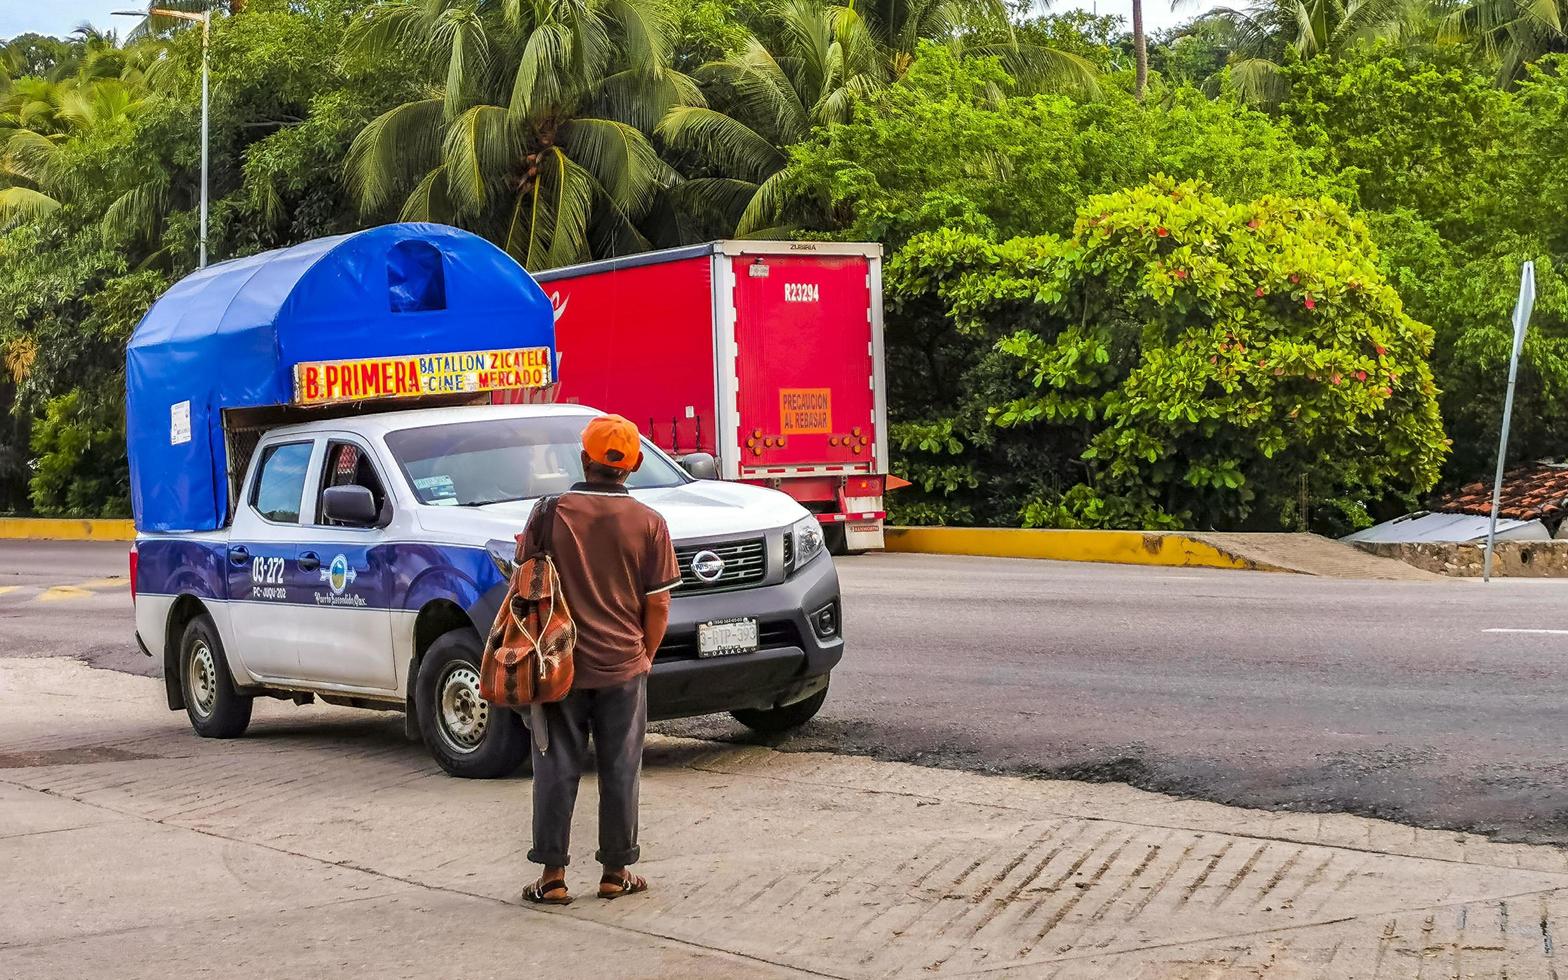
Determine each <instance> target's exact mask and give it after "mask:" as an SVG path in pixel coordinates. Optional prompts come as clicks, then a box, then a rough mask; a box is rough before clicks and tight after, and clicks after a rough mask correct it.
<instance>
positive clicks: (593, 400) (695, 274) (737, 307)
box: [538, 241, 888, 550]
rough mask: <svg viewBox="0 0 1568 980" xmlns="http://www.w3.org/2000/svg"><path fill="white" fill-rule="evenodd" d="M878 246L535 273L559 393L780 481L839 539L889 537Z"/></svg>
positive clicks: (634, 259) (766, 247) (679, 257)
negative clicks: (551, 329)
mask: <svg viewBox="0 0 1568 980" xmlns="http://www.w3.org/2000/svg"><path fill="white" fill-rule="evenodd" d="M881 251H882V250H881V246H879V245H874V244H846V243H836V242H834V243H830V242H750V241H726V242H711V243H708V244H706V245H697V246H692V247H689V248H678V249H669V250H666V251H661V252H649V253H644V254H641V255H635V256H629V257H627V258H624V259H615V260H610V261H603V262H593V263H588V264H585V265H578V266H571V267H569V268H564V269H554V270H549V271H545V272H541V273H539V274H538V279H539V282H540V283H541V284H543V287H544V289H545V291H546V292H547V293H548V294H549V295H550V299H551V303H552V305H553V306H554V310H555V317H556V342H557V345H558V349H559V358H560V362H559V363H560V381H559V389H558V391H557V393H556V397H557V399H558V400H561V401H568V402H582V403H585V404H590V405H594V406H597V407H600V408H603V409H606V410H608V411H614V412H619V413H620V414H622V415H625V416H626V417H627V418H629V419H631V420H633V421H634V422H636V423H637V424H638V425H639V426H640V427H642V429H643V431H644V433H646V434H647V435H648V436H650V437H651V438H652V439H653V440H654V441H655V442H656V443H657V444H658V445H659V446H661V447H662V448H664V449H667V450H669V451H670V452H671V453H674V454H676V455H683V454H689V453H698V452H701V453H711V454H712V455H713V456H714V457H715V459H716V461H717V463H718V475H719V476H720V477H721V478H723V479H726V480H740V481H745V482H750V483H758V484H763V485H767V486H773V487H777V488H778V489H781V490H783V491H784V492H786V493H788V494H790V495H791V496H793V497H794V498H795V499H797V500H799V501H800V502H801V503H803V504H805V505H806V507H807V508H808V509H810V510H812V511H813V512H814V513H816V514H817V516H818V518H819V520H821V521H822V522H823V523H824V524H825V525H827V526H828V527H829V529H830V535H834V536H835V543H836V544H837V545H838V547H839V548H840V549H845V548H847V549H852V550H858V549H863V548H875V547H881V544H882V522H883V518H884V507H883V501H882V497H883V492H884V488H885V477H886V475H887V460H888V450H887V424H886V420H887V402H886V384H885V381H884V376H883V350H882V269H881Z"/></svg>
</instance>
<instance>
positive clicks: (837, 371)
mask: <svg viewBox="0 0 1568 980" xmlns="http://www.w3.org/2000/svg"><path fill="white" fill-rule="evenodd" d="M730 261H731V262H733V263H734V266H733V269H734V277H735V279H734V281H735V346H736V348H737V354H738V358H737V362H736V369H737V374H738V379H737V380H738V381H739V385H738V398H737V399H736V400H737V403H738V407H739V409H740V426H739V433H740V438H739V441H740V450H741V455H740V461H741V467H742V472H743V474H744V473H747V472H753V473H754V472H755V471H756V470H758V469H764V470H767V469H773V470H776V469H779V468H784V467H787V468H790V469H791V470H794V469H799V468H810V469H817V468H831V470H832V471H835V472H845V471H857V470H858V471H865V472H880V471H881V466H882V464H883V461H882V460H877V459H875V456H876V451H877V432H876V428H875V427H876V391H875V374H876V371H875V359H874V355H873V350H874V346H873V343H872V324H871V316H870V311H871V287H870V284H869V282H868V279H869V276H870V261H869V260H868V259H867V258H866V257H865V256H863V255H788V254H785V255H778V254H757V255H741V256H737V257H735V258H732V259H730ZM846 468H847V470H846Z"/></svg>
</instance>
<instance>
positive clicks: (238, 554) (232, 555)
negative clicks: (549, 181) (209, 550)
mask: <svg viewBox="0 0 1568 980" xmlns="http://www.w3.org/2000/svg"><path fill="white" fill-rule="evenodd" d="M249 563H250V552H249V551H246V550H245V549H244V548H239V547H235V548H230V549H229V564H230V565H246V564H249Z"/></svg>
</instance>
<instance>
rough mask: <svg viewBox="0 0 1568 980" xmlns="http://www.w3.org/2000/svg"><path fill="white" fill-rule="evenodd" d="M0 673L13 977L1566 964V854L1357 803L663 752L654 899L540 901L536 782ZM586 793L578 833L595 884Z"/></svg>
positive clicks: (352, 723)
mask: <svg viewBox="0 0 1568 980" xmlns="http://www.w3.org/2000/svg"><path fill="white" fill-rule="evenodd" d="M161 701H162V692H161V689H160V685H159V683H158V682H157V681H154V680H150V679H147V678H139V677H130V676H126V675H123V674H118V673H110V672H106V671H98V670H92V669H90V668H87V667H84V666H81V665H78V664H74V663H71V662H68V661H63V660H57V659H48V660H9V661H0V869H3V884H4V887H3V888H0V976H5V977H28V978H31V977H69V978H73V980H75V978H82V977H96V976H110V975H112V976H116V977H144V976H145V977H155V976H156V977H163V976H208V975H221V976H225V977H252V976H278V977H300V976H319V975H324V974H327V973H329V972H343V971H346V970H353V971H357V972H359V973H361V974H363V975H367V976H369V975H374V976H383V975H385V976H409V977H449V976H472V977H480V976H509V977H513V976H527V975H530V974H533V973H535V972H538V973H539V974H541V975H547V976H551V977H590V976H591V977H603V976H606V975H611V976H628V977H693V976H701V977H707V976H714V977H775V976H777V977H789V976H830V977H883V976H933V975H936V976H973V975H984V976H997V977H1003V976H1016V977H1030V978H1033V977H1050V976H1060V977H1071V978H1078V977H1107V978H1122V977H1133V976H1149V977H1164V976H1172V977H1198V976H1203V977H1226V976H1238V977H1242V976H1245V977H1253V976H1262V975H1264V974H1267V975H1268V976H1271V977H1275V976H1281V977H1294V976H1332V977H1351V976H1354V977H1370V976H1396V977H1405V976H1409V977H1416V976H1428V977H1435V976H1455V977H1461V976H1501V975H1506V976H1508V977H1510V978H1525V977H1556V976H1558V974H1559V970H1560V969H1562V968H1564V967H1568V964H1562V963H1560V959H1561V954H1560V952H1559V950H1558V948H1557V944H1558V943H1559V942H1561V941H1562V939H1563V937H1568V918H1565V914H1568V858H1565V853H1564V852H1563V851H1561V850H1558V849H1555V848H1543V847H1528V846H1523V845H1503V844H1492V843H1488V842H1486V841H1483V840H1480V839H1478V838H1474V837H1469V836H1466V835H1456V834H1453V833H1447V832H1436V831H1421V830H1413V829H1411V828H1408V827H1402V826H1398V825H1394V824H1387V823H1381V822H1377V821H1370V820H1363V819H1359V818H1353V817H1345V816H1316V815H1300V814H1275V813H1263V812H1257V811H1245V810H1235V809H1228V808H1224V807H1219V806H1214V805H1210V804H1203V803H1191V802H1182V801H1175V800H1171V799H1169V798H1166V797H1160V796H1154V795H1150V794H1147V793H1141V792H1137V791H1134V790H1130V789H1126V788H1123V787H1118V786H1090V785H1084V784H1078V783H1060V782H1040V781H1030V780H1021V779H1012V778H998V777H987V776H978V775H972V774H966V773H958V772H950V771H945V770H935V769H923V768H920V767H916V766H909V765H901V764H894V763H882V762H873V761H869V760H865V759H859V758H843V757H837V756H833V755H825V754H805V753H789V754H781V753H776V752H773V751H770V750H768V749H764V748H754V747H735V746H718V745H714V744H711V743H705V742H695V741H685V740H672V739H655V740H653V742H652V744H651V745H650V748H649V752H648V756H647V762H646V773H647V775H646V780H645V785H644V828H645V829H644V840H643V844H644V852H645V860H644V863H643V864H642V865H641V866H640V870H641V871H642V872H643V873H645V874H647V875H648V876H649V878H650V879H651V880H652V882H653V889H654V890H653V891H652V892H650V893H649V894H648V895H645V896H638V897H635V898H630V899H626V900H624V901H619V902H613V903H612V902H598V901H594V900H592V899H579V900H578V902H577V903H576V904H574V905H572V906H570V907H568V908H565V909H557V910H539V909H535V908H532V907H520V906H518V905H517V904H516V896H517V893H518V891H519V890H520V889H521V887H522V885H523V883H524V882H525V881H527V880H528V879H529V876H530V875H531V874H533V873H534V870H535V869H533V868H532V867H531V866H530V865H528V864H526V863H525V861H524V859H523V856H524V853H525V851H526V849H527V840H526V838H527V826H528V822H529V821H528V782H527V780H526V778H518V779H511V780H503V781H498V782H461V781H456V780H452V779H448V778H447V777H445V776H443V775H442V774H441V773H440V772H439V771H438V770H436V768H435V767H434V765H433V764H431V763H430V762H429V761H428V759H427V758H426V756H425V755H424V752H423V750H422V749H421V748H420V747H419V746H417V745H413V744H410V743H408V742H406V741H404V740H403V739H402V737H401V735H400V734H399V730H400V727H401V721H400V719H399V718H397V717H396V716H389V715H376V714H370V713H361V712H355V711H351V710H348V709H334V708H314V707H312V708H303V709H300V708H294V707H292V706H289V705H283V704H280V703H277V702H271V701H264V702H261V703H260V704H258V706H257V713H256V714H257V721H256V724H255V725H253V727H252V730H251V734H250V736H248V737H247V738H245V739H242V740H239V741H234V742H212V741H203V740H200V739H197V738H195V737H194V736H192V735H191V734H190V733H189V731H188V730H187V729H186V726H185V719H184V716H183V715H179V714H174V713H170V712H168V711H166V710H164V709H163V708H162V707H161ZM594 811H595V794H594V792H593V789H592V784H591V783H585V784H584V787H583V793H582V795H581V797H580V799H579V812H580V814H582V816H583V818H584V819H583V820H582V821H581V823H580V825H579V831H578V837H577V840H576V843H575V846H574V849H573V852H574V854H575V855H576V857H577V860H576V863H575V864H574V866H573V872H574V875H573V884H574V885H575V887H576V889H577V890H578V891H579V892H580V893H584V894H586V893H587V892H588V891H589V890H591V887H592V883H593V882H594V881H595V880H596V879H597V874H596V869H595V868H593V867H592V865H591V862H590V860H589V855H590V854H591V853H592V850H593V837H592V832H591V828H592V817H593V814H594Z"/></svg>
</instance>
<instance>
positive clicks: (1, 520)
mask: <svg viewBox="0 0 1568 980" xmlns="http://www.w3.org/2000/svg"><path fill="white" fill-rule="evenodd" d="M0 538H10V539H13V540H32V541H134V540H136V525H134V524H132V523H131V522H130V521H79V520H71V519H65V518H54V517H0Z"/></svg>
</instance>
